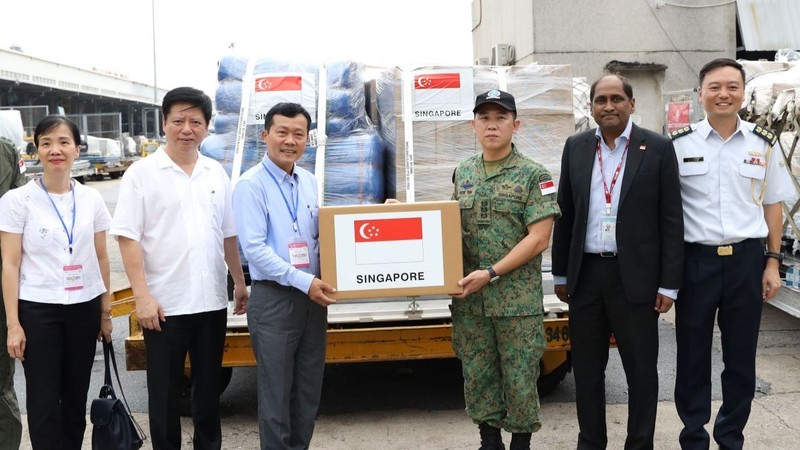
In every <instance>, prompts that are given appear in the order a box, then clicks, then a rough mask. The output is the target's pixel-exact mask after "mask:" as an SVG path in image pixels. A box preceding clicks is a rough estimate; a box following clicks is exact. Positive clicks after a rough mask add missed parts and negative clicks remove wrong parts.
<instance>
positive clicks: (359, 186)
mask: <svg viewBox="0 0 800 450" xmlns="http://www.w3.org/2000/svg"><path fill="white" fill-rule="evenodd" d="M383 153H384V150H383V141H382V140H381V138H380V136H379V135H378V133H377V132H376V131H375V130H374V129H366V130H359V131H356V132H354V133H351V134H350V135H348V136H341V137H331V138H329V139H328V143H327V146H326V147H325V202H324V204H325V205H359V204H360V205H365V204H374V203H383V201H384V199H385V195H384V176H383Z"/></svg>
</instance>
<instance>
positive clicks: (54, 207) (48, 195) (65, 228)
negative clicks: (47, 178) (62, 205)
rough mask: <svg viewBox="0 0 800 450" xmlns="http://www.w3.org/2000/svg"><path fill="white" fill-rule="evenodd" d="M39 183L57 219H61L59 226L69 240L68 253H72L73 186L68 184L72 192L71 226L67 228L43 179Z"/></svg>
mask: <svg viewBox="0 0 800 450" xmlns="http://www.w3.org/2000/svg"><path fill="white" fill-rule="evenodd" d="M39 182H40V184H41V185H42V189H44V193H45V194H47V198H48V199H50V204H51V205H53V209H55V210H56V214H57V215H58V220H60V221H61V226H62V227H64V233H67V240H68V241H69V254H70V255H71V254H72V238H74V237H75V187H74V186H73V185H72V183H70V184H69V191H70V192H71V193H72V228H70V229H69V230H67V224H66V223H64V218H63V217H61V213H60V212H58V208H57V207H56V202H54V201H53V197H51V196H50V193H49V192H47V186H45V185H44V180H42V179H40V180H39Z"/></svg>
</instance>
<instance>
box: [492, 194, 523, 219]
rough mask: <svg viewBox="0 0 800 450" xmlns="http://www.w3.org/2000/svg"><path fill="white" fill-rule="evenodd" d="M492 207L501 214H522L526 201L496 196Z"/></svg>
mask: <svg viewBox="0 0 800 450" xmlns="http://www.w3.org/2000/svg"><path fill="white" fill-rule="evenodd" d="M492 209H493V210H495V211H497V212H498V213H501V214H514V215H520V216H521V215H522V214H523V213H525V202H522V201H518V200H509V199H506V198H495V199H494V200H492Z"/></svg>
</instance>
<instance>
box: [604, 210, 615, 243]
mask: <svg viewBox="0 0 800 450" xmlns="http://www.w3.org/2000/svg"><path fill="white" fill-rule="evenodd" d="M600 239H601V240H602V241H603V242H606V243H616V242H617V216H602V217H600Z"/></svg>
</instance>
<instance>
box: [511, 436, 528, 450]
mask: <svg viewBox="0 0 800 450" xmlns="http://www.w3.org/2000/svg"><path fill="white" fill-rule="evenodd" d="M508 450H531V434H530V433H511V446H510V447H508Z"/></svg>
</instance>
